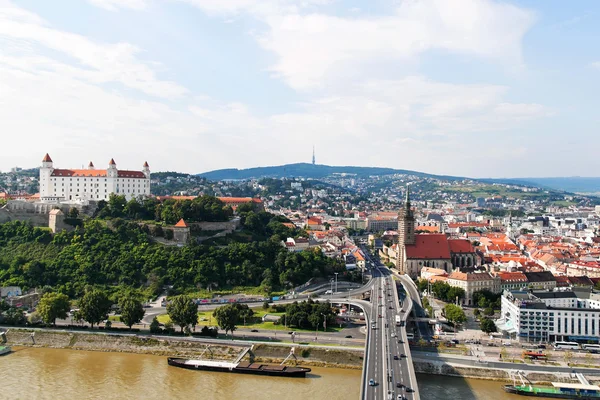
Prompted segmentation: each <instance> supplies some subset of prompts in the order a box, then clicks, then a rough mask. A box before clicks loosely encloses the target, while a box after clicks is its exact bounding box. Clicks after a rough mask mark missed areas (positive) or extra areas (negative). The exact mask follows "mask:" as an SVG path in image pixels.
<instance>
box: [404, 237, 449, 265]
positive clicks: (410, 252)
mask: <svg viewBox="0 0 600 400" xmlns="http://www.w3.org/2000/svg"><path fill="white" fill-rule="evenodd" d="M406 257H407V258H409V259H435V260H439V259H450V246H449V245H448V238H447V237H446V235H443V234H440V235H437V234H432V235H429V234H424V235H415V244H409V245H406Z"/></svg>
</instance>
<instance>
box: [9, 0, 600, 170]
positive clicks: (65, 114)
mask: <svg viewBox="0 0 600 400" xmlns="http://www.w3.org/2000/svg"><path fill="white" fill-rule="evenodd" d="M599 18H600V2H598V1H597V0H578V1H574V2H571V1H569V2H567V1H564V0H537V1H534V0H514V1H497V0H300V1H295V0H52V1H40V0H0V171H7V170H9V169H10V168H11V167H15V166H20V167H24V168H31V167H34V166H38V165H40V163H41V160H42V158H43V156H44V154H46V153H49V154H50V156H51V157H52V159H53V161H54V166H55V167H56V168H81V166H82V165H87V164H88V162H89V161H93V162H94V164H95V166H96V168H102V167H104V166H106V165H107V164H108V161H109V160H110V159H111V158H114V159H115V161H116V163H117V167H118V168H122V169H141V166H142V164H143V163H144V161H148V163H149V164H150V167H151V170H152V171H179V172H187V173H200V172H205V171H210V170H214V169H221V168H250V167H257V166H268V165H281V164H287V163H296V162H310V161H311V157H312V150H313V146H314V148H315V153H316V160H317V164H326V165H358V166H380V167H392V168H402V169H411V170H416V171H422V172H428V173H435V174H447V175H458V176H469V177H547V176H599V175H600V173H599V172H598V167H599V166H600V162H599V160H600V158H599V157H598V155H597V153H598V149H599V148H600V134H599V133H600V131H599V128H598V127H599V126H600V112H598V109H599V107H600V96H599V95H598V93H600V46H599V45H598V43H599V39H600V24H598V23H597V21H598V19H599Z"/></svg>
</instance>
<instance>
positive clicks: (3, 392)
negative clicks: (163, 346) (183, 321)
mask: <svg viewBox="0 0 600 400" xmlns="http://www.w3.org/2000/svg"><path fill="white" fill-rule="evenodd" d="M14 350H15V351H14V352H13V353H12V354H9V355H6V356H3V357H0V399H114V398H118V399H143V400H151V399H161V400H164V399H198V398H201V399H203V400H211V399H215V400H216V399H218V400H229V399H235V400H243V399H252V400H254V399H260V400H288V399H290V400H294V399H302V400H306V399H311V400H321V399H322V400H338V399H339V400H342V399H344V400H347V399H357V398H358V397H359V393H360V378H361V372H360V371H358V370H343V369H334V368H313V372H312V373H311V374H310V375H309V376H308V377H307V378H306V379H294V378H272V377H263V376H250V375H239V374H227V373H218V372H203V371H188V370H184V369H179V368H174V367H169V366H168V365H167V362H166V357H160V356H152V355H141V354H128V353H102V352H90V351H76V350H59V349H44V348H28V347H20V348H19V347H17V348H15V349H14ZM417 380H418V382H419V389H420V392H421V399H422V400H442V399H443V400H448V399H457V398H458V399H461V400H469V399H477V400H479V399H485V400H496V399H498V400H500V399H508V398H513V397H514V398H515V399H519V398H521V397H520V396H510V395H507V394H506V393H504V392H503V391H502V390H501V384H500V383H498V382H488V381H482V380H471V379H460V378H451V377H443V376H432V375H418V377H417Z"/></svg>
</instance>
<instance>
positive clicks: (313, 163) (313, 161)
mask: <svg viewBox="0 0 600 400" xmlns="http://www.w3.org/2000/svg"><path fill="white" fill-rule="evenodd" d="M312 165H315V145H314V144H313V156H312Z"/></svg>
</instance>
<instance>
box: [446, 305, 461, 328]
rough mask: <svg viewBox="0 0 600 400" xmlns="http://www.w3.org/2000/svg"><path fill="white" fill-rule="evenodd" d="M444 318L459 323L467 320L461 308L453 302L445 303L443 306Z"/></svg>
mask: <svg viewBox="0 0 600 400" xmlns="http://www.w3.org/2000/svg"><path fill="white" fill-rule="evenodd" d="M444 315H445V316H446V319H447V320H448V321H450V322H452V323H453V324H461V323H463V322H465V321H466V320H467V316H466V315H465V312H464V311H463V309H462V308H460V307H459V306H457V305H454V304H446V306H445V307H444Z"/></svg>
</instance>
